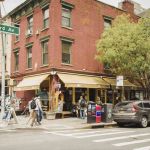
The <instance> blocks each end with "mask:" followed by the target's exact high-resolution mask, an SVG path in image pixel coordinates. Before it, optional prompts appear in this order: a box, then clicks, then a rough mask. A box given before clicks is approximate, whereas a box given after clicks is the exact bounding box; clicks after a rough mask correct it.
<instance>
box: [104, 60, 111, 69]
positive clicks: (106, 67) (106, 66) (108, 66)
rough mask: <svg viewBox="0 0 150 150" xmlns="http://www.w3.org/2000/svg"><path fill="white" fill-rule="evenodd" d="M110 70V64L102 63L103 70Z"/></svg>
mask: <svg viewBox="0 0 150 150" xmlns="http://www.w3.org/2000/svg"><path fill="white" fill-rule="evenodd" d="M110 68H111V66H110V63H108V62H104V69H106V70H107V69H110Z"/></svg>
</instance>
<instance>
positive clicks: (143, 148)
mask: <svg viewBox="0 0 150 150" xmlns="http://www.w3.org/2000/svg"><path fill="white" fill-rule="evenodd" d="M133 150H150V146H147V147H141V148H136V149H133Z"/></svg>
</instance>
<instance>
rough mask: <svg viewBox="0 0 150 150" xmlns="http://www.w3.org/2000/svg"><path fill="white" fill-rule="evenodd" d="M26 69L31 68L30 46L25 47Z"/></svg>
mask: <svg viewBox="0 0 150 150" xmlns="http://www.w3.org/2000/svg"><path fill="white" fill-rule="evenodd" d="M27 68H32V46H30V47H27Z"/></svg>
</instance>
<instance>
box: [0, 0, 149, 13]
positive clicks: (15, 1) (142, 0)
mask: <svg viewBox="0 0 150 150" xmlns="http://www.w3.org/2000/svg"><path fill="white" fill-rule="evenodd" d="M24 1H25V0H5V1H4V2H3V5H1V7H2V8H1V9H2V13H3V15H6V14H7V13H8V12H10V11H11V10H13V9H14V8H15V7H17V6H18V5H19V4H21V3H23V2H24ZM99 1H102V2H104V3H107V4H110V5H112V6H115V7H117V6H118V2H120V1H122V0H99ZM134 1H135V2H137V3H139V4H141V6H142V7H144V8H150V0H134Z"/></svg>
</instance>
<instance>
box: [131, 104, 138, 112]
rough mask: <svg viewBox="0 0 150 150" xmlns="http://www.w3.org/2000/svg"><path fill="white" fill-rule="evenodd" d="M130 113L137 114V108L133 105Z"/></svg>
mask: <svg viewBox="0 0 150 150" xmlns="http://www.w3.org/2000/svg"><path fill="white" fill-rule="evenodd" d="M131 110H132V112H137V111H138V108H137V107H136V106H135V105H134V104H133V106H132V109H131Z"/></svg>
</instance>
